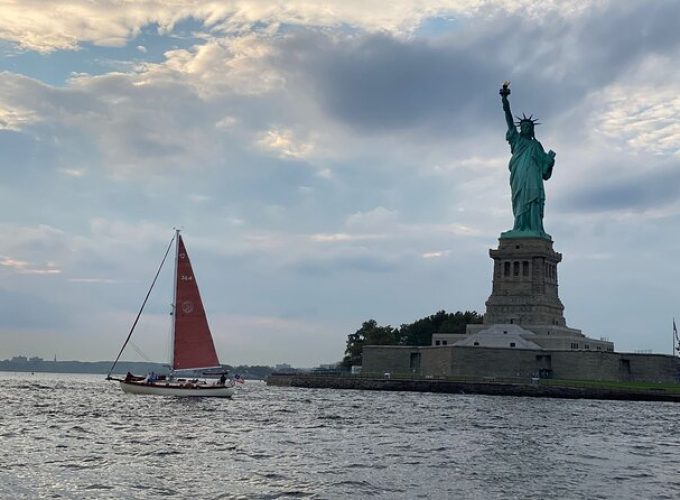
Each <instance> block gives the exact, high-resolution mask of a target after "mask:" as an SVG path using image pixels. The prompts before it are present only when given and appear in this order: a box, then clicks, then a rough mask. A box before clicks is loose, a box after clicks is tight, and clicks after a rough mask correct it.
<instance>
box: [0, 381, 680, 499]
mask: <svg viewBox="0 0 680 500" xmlns="http://www.w3.org/2000/svg"><path fill="white" fill-rule="evenodd" d="M0 383H1V384H2V399H1V401H2V410H1V411H0V423H1V425H0V449H1V450H2V452H1V453H0V498H2V499H35V498H67V499H81V498H83V499H104V498H116V499H117V498H125V499H137V498H139V499H157V498H179V499H184V498H186V499H232V498H234V499H278V498H282V499H283V498H319V499H324V498H328V499H345V498H385V499H401V498H403V499H413V498H427V499H430V498H432V499H440V498H441V499H449V498H451V499H459V498H460V499H552V498H554V499H596V498H616V499H627V498H631V499H633V498H635V499H651V498H656V499H677V498H680V405H678V404H677V403H658V402H627V401H598V400H558V399H548V398H546V399H536V398H522V397H501V396H480V395H465V394H460V395H458V394H430V393H410V392H370V391H352V390H346V391H338V390H335V391H334V390H328V389H298V388H285V387H267V386H266V385H265V384H264V383H263V382H257V381H247V382H246V383H245V384H244V385H242V386H239V388H238V391H237V393H236V396H235V397H234V398H233V399H231V400H221V399H209V398H208V399H179V398H163V397H153V396H134V395H128V394H124V393H123V392H122V391H121V390H120V388H119V387H118V384H117V383H113V382H106V381H105V380H104V377H103V376H101V375H70V374H44V373H36V374H30V373H21V374H19V373H0Z"/></svg>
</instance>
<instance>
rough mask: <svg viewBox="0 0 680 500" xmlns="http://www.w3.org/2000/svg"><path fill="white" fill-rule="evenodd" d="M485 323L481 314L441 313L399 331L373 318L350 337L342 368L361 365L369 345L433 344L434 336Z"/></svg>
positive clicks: (458, 331) (403, 326)
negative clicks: (382, 324) (365, 347)
mask: <svg viewBox="0 0 680 500" xmlns="http://www.w3.org/2000/svg"><path fill="white" fill-rule="evenodd" d="M483 320H484V315H482V314H479V313H478V312H477V311H465V312H461V311H457V312H455V313H447V312H446V311H439V312H437V313H435V314H433V315H431V316H427V317H425V318H421V319H419V320H416V321H414V322H413V323H410V324H403V325H401V326H400V327H398V328H394V327H392V326H390V325H387V326H380V325H378V322H377V321H376V320H374V319H369V320H368V321H364V323H363V324H362V325H361V328H359V329H358V330H357V331H356V332H354V333H352V334H350V335H348V336H347V349H345V357H344V358H343V360H342V361H341V366H342V367H343V368H345V369H349V368H350V367H351V366H352V365H360V364H361V354H362V352H363V349H364V346H365V345H431V344H432V334H433V333H465V327H466V326H467V325H469V324H475V323H477V324H479V323H482V322H483Z"/></svg>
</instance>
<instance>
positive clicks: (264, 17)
mask: <svg viewBox="0 0 680 500" xmlns="http://www.w3.org/2000/svg"><path fill="white" fill-rule="evenodd" d="M605 3H607V2H603V1H601V0H591V1H587V2H578V3H565V2H559V1H557V0H552V1H544V2H535V1H531V0H496V1H495V2H488V1H486V0H427V1H426V0H416V1H413V0H395V1H393V2H387V3H386V2H384V1H382V0H361V1H359V0H341V1H340V0H338V1H336V2H332V3H330V4H329V3H327V2H323V3H317V2H303V1H290V0H285V1H284V0H241V1H232V2H223V1H217V0H138V1H135V2H123V3H121V2H118V1H116V0H99V1H97V2H92V1H89V0H52V1H51V2H50V8H49V9H48V8H45V4H44V2H43V1H42V0H21V1H20V2H17V1H14V0H2V1H1V2H0V9H1V10H2V13H3V15H2V16H0V38H2V39H5V40H12V41H14V42H16V43H18V44H19V45H20V46H21V47H22V48H24V49H27V50H35V51H39V52H51V51H54V50H74V49H77V48H78V46H79V45H80V44H82V43H93V44H94V45H101V46H111V47H120V46H123V45H125V44H126V43H127V42H128V41H129V40H131V39H133V38H134V37H135V36H136V35H137V34H139V32H140V31H141V29H142V28H143V27H145V26H147V25H150V24H154V23H155V24H158V26H159V32H161V33H167V32H170V31H172V29H173V28H174V26H175V25H176V24H177V23H179V22H180V21H182V20H185V19H190V18H192V19H196V20H198V21H199V22H202V23H204V25H205V26H206V27H207V29H210V30H212V31H217V32H223V33H228V34H236V33H242V32H245V31H246V30H249V29H251V28H252V27H253V26H254V25H255V24H263V25H265V26H268V27H270V29H273V30H276V29H277V28H278V27H279V26H281V25H300V26H317V27H326V28H330V27H334V28H338V27H341V26H343V25H349V26H357V27H359V28H361V29H364V30H367V31H383V32H390V33H394V34H403V35H408V34H410V33H412V32H413V31H414V30H415V28H416V27H418V26H419V25H420V23H421V22H422V21H423V20H424V19H427V18H428V17H434V16H466V15H469V14H472V13H477V14H485V13H497V12H498V11H499V10H502V11H505V12H509V13H515V12H522V13H523V14H524V15H527V16H530V17H531V18H532V20H534V21H536V20H537V19H542V18H545V17H548V16H555V15H560V16H564V17H567V18H573V17H576V16H579V15H581V14H583V13H585V12H589V11H590V10H592V8H593V6H596V5H598V4H605ZM55 13H56V15H55Z"/></svg>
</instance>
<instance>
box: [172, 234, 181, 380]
mask: <svg viewBox="0 0 680 500" xmlns="http://www.w3.org/2000/svg"><path fill="white" fill-rule="evenodd" d="M179 231H180V230H179V229H175V271H174V273H175V274H174V279H173V280H172V306H171V307H172V326H171V327H170V373H171V374H172V372H174V371H175V326H176V324H177V267H178V266H179Z"/></svg>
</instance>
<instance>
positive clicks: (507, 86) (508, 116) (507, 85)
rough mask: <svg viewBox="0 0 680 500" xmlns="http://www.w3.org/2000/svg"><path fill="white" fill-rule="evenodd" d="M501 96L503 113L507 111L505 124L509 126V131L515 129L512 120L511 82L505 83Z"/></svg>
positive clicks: (500, 92)
mask: <svg viewBox="0 0 680 500" xmlns="http://www.w3.org/2000/svg"><path fill="white" fill-rule="evenodd" d="M498 93H499V94H500V95H501V102H502V103H503V111H505V123H507V124H508V130H510V129H514V128H515V122H514V120H513V119H512V112H511V111H510V101H509V100H508V96H509V95H510V82H509V81H507V80H506V81H504V82H503V86H502V87H501V90H500V91H499V92H498Z"/></svg>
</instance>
